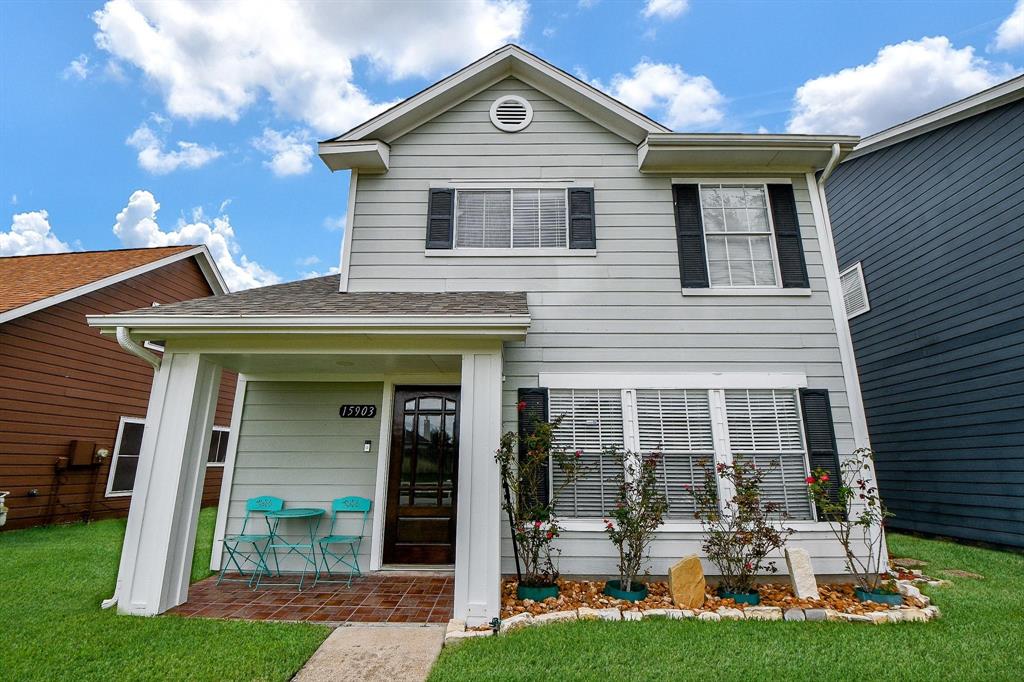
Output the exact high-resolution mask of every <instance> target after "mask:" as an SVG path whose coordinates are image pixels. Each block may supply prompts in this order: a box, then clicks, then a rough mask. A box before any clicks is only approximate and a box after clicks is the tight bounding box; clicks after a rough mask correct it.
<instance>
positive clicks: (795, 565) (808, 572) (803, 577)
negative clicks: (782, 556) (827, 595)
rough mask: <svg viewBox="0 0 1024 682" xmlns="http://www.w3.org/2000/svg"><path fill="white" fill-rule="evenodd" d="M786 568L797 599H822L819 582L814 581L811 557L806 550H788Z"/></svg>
mask: <svg viewBox="0 0 1024 682" xmlns="http://www.w3.org/2000/svg"><path fill="white" fill-rule="evenodd" d="M786 566H787V567H788V568H789V580H790V582H791V583H792V584H793V594H795V595H796V596H797V599H820V598H821V595H819V594H818V581H817V580H815V579H814V569H813V568H812V567H811V555H810V554H808V553H807V550H806V549H799V548H787V549H786Z"/></svg>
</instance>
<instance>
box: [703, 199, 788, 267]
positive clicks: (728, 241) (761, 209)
mask: <svg viewBox="0 0 1024 682" xmlns="http://www.w3.org/2000/svg"><path fill="white" fill-rule="evenodd" d="M700 209H701V219H702V220H703V223H704V235H705V239H706V240H707V259H708V277H709V280H710V283H711V286H712V287H777V286H779V281H778V276H777V268H776V264H775V251H774V246H773V241H774V240H773V238H772V223H771V217H770V214H769V211H768V197H767V191H766V188H765V186H764V185H725V184H722V185H704V184H702V185H701V186H700Z"/></svg>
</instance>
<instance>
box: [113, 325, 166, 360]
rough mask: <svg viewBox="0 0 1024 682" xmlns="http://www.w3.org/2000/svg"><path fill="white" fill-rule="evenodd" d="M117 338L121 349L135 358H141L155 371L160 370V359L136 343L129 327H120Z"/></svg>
mask: <svg viewBox="0 0 1024 682" xmlns="http://www.w3.org/2000/svg"><path fill="white" fill-rule="evenodd" d="M116 336H117V342H118V344H120V346H121V348H124V349H125V350H126V351H128V352H129V353H131V354H132V355H134V356H135V357H137V358H141V359H142V360H144V361H145V362H146V363H147V364H149V365H150V366H152V367H153V369H154V370H157V369H160V358H158V357H157V356H156V355H154V354H153V353H150V352H149V351H148V350H146V349H145V348H143V347H142V346H140V345H139V344H138V343H136V342H135V339H133V338H132V335H131V332H129V331H128V327H118V328H117V333H116Z"/></svg>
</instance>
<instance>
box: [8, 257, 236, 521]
mask: <svg viewBox="0 0 1024 682" xmlns="http://www.w3.org/2000/svg"><path fill="white" fill-rule="evenodd" d="M225 290H226V287H225V285H224V282H223V279H222V278H221V276H220V273H219V272H218V271H217V267H216V265H215V264H214V262H213V259H212V258H211V257H210V254H209V252H208V251H207V249H206V247H204V246H173V247H162V248H153V249H123V250H115V251H92V252H81V253H62V254H46V255H36V256H15V257H9V258H0V491H5V492H8V493H9V495H8V496H7V498H6V505H7V507H8V508H9V513H8V518H7V523H6V525H5V526H4V527H3V528H4V529H10V528H24V527H27V526H37V525H43V524H48V523H59V522H67V521H78V520H83V519H90V518H93V519H95V518H104V517H111V516H124V515H126V514H127V512H128V505H129V502H130V500H131V487H132V482H133V480H134V475H135V467H136V465H137V456H138V452H139V441H140V440H141V433H142V430H143V426H144V423H145V417H146V408H147V405H148V402H149V393H150V388H151V384H152V381H153V368H152V367H150V366H149V365H148V364H146V363H145V362H143V361H142V360H140V359H139V358H137V357H134V356H132V355H128V354H126V353H125V352H124V351H123V350H122V349H121V348H120V346H119V345H118V342H117V341H116V340H114V339H111V338H106V337H102V336H100V335H99V334H98V333H97V331H96V330H95V329H91V328H89V326H88V325H87V324H86V319H85V318H86V315H95V314H103V313H114V312H118V311H121V310H127V309H131V308H137V307H140V306H151V305H154V304H166V303H172V302H176V301H185V300H189V299H194V298H200V297H205V296H209V295H211V294H222V293H225ZM150 347H151V348H153V349H154V350H155V352H159V350H158V349H159V346H156V345H153V344H150ZM234 384H235V377H234V375H233V374H230V375H229V374H225V376H224V379H223V381H222V382H221V386H220V395H219V401H218V403H217V412H216V418H215V422H214V423H215V424H216V425H217V426H216V427H215V429H217V430H218V431H221V430H222V429H223V431H221V432H220V433H218V434H216V435H215V437H214V439H213V446H212V447H211V460H210V461H211V462H212V464H213V465H212V466H209V467H208V469H207V475H206V481H205V487H204V491H203V504H204V505H211V504H216V503H217V498H218V494H219V492H220V483H221V476H222V470H223V469H222V467H221V466H217V462H216V460H217V459H220V460H221V462H223V454H224V451H225V450H226V445H227V438H226V435H227V434H226V429H227V427H228V425H229V424H230V419H231V402H232V399H233V397H234ZM104 450H105V451H107V452H108V453H109V455H108V456H106V457H102V456H101V453H102V451H104Z"/></svg>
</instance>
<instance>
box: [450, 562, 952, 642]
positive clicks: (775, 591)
mask: <svg viewBox="0 0 1024 682" xmlns="http://www.w3.org/2000/svg"><path fill="white" fill-rule="evenodd" d="M915 578H916V582H918V584H920V583H931V584H933V585H938V584H943V583H944V584H948V581H941V582H940V581H932V580H930V579H928V578H927V577H922V576H915ZM914 582H915V581H911V580H900V581H898V585H899V587H900V592H901V593H902V594H903V604H901V605H900V606H887V605H885V604H875V603H873V602H862V601H858V600H857V598H856V597H855V596H854V593H853V589H854V586H853V585H852V584H829V585H819V586H818V592H819V594H820V595H821V599H798V598H797V597H796V596H794V594H793V590H792V589H791V588H790V586H789V585H783V584H778V583H766V584H762V585H758V592H759V593H760V595H761V603H760V604H759V605H757V606H747V605H746V604H737V603H736V602H734V601H733V600H732V599H721V598H719V597H718V596H716V595H715V594H714V591H713V589H711V588H710V587H709V588H708V590H707V591H706V593H705V601H704V605H703V606H702V607H701V608H699V609H677V608H675V607H674V605H673V603H672V598H671V597H670V596H669V594H668V585H667V584H665V583H663V582H649V583H647V585H648V587H649V589H650V593H649V594H648V596H647V598H646V599H643V600H641V601H638V602H629V601H625V600H621V599H615V598H613V597H609V596H608V595H606V594H604V593H603V590H604V581H603V580H564V579H560V580H559V581H558V586H559V588H560V594H559V596H558V597H550V598H548V599H545V600H544V601H540V602H535V601H532V600H529V599H526V600H520V599H517V598H516V581H514V580H505V581H503V582H502V586H501V595H502V607H501V621H500V624H499V625H498V631H499V632H500V633H505V632H510V631H512V630H516V629H519V628H521V627H526V626H533V625H543V624H546V623H557V622H565V621H573V620H614V621H623V620H624V621H630V620H643V619H644V618H668V619H684V618H696V619H698V620H705V621H721V620H761V621H772V620H776V621H845V622H861V623H874V624H876V625H881V624H883V623H899V622H923V621H929V620H934V619H936V618H939V616H940V615H941V614H940V613H939V609H938V608H937V607H935V606H931V604H930V601H931V600H930V599H929V598H928V597H927V596H925V595H922V594H921V593H920V591H919V590H918V589H917V588H916V587H915V585H914ZM492 634H494V630H493V628H491V627H487V626H480V627H477V628H470V629H467V628H466V624H465V622H463V621H460V620H454V619H453V620H451V621H450V622H449V623H448V630H447V632H446V634H445V644H446V645H448V644H453V643H455V642H458V641H462V640H465V639H472V638H476V637H488V636H490V635H492Z"/></svg>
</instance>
